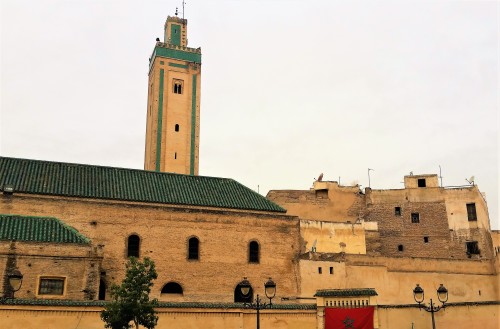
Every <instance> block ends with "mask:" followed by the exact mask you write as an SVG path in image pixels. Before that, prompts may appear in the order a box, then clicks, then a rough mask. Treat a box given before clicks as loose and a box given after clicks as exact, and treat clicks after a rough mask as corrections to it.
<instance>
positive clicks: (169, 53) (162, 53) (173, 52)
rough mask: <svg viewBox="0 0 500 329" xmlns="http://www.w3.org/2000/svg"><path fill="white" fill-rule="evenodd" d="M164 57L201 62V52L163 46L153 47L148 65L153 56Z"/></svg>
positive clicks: (151, 63) (152, 60)
mask: <svg viewBox="0 0 500 329" xmlns="http://www.w3.org/2000/svg"><path fill="white" fill-rule="evenodd" d="M156 56H158V57H166V58H173V59H180V60H183V61H188V62H195V63H201V54H200V53H193V52H189V51H184V50H180V49H171V48H163V47H155V50H154V52H153V56H152V57H151V62H150V65H153V62H154V59H155V57H156Z"/></svg>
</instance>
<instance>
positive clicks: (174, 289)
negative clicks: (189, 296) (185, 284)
mask: <svg viewBox="0 0 500 329" xmlns="http://www.w3.org/2000/svg"><path fill="white" fill-rule="evenodd" d="M161 293H162V294H178V295H182V287H181V285H180V284H178V283H177V282H169V283H167V284H166V285H164V286H163V288H161Z"/></svg>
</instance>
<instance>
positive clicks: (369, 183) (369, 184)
mask: <svg viewBox="0 0 500 329" xmlns="http://www.w3.org/2000/svg"><path fill="white" fill-rule="evenodd" d="M370 170H371V171H375V170H374V169H371V168H368V187H370V188H371V187H372V185H371V181H370Z"/></svg>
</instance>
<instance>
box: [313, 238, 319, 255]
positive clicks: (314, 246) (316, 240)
mask: <svg viewBox="0 0 500 329" xmlns="http://www.w3.org/2000/svg"><path fill="white" fill-rule="evenodd" d="M317 242H318V239H315V240H314V242H313V244H312V246H311V252H316V243H317Z"/></svg>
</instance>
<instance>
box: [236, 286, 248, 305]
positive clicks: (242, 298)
mask: <svg viewBox="0 0 500 329" xmlns="http://www.w3.org/2000/svg"><path fill="white" fill-rule="evenodd" d="M252 301H253V288H252V287H250V292H249V293H248V295H247V296H243V294H242V293H241V286H240V284H238V285H237V286H236V288H234V302H235V303H251V302H252Z"/></svg>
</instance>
